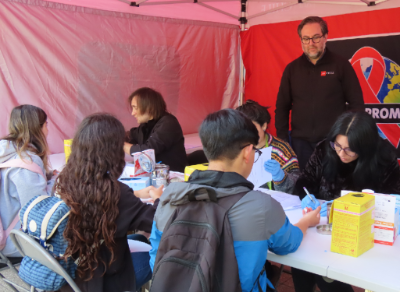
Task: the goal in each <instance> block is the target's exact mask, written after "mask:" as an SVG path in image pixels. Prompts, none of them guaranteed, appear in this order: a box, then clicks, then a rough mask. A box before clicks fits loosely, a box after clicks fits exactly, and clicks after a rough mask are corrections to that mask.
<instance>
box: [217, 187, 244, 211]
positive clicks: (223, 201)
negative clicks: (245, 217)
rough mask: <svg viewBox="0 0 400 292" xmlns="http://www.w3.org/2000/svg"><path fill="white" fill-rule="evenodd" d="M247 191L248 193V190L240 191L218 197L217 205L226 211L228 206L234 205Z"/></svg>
mask: <svg viewBox="0 0 400 292" xmlns="http://www.w3.org/2000/svg"><path fill="white" fill-rule="evenodd" d="M247 193H249V192H248V191H245V192H241V193H238V194H235V195H231V196H227V197H223V198H220V199H218V205H219V206H221V207H222V208H224V209H225V210H227V211H228V210H229V209H230V208H232V207H233V205H235V204H236V203H237V202H238V201H239V200H240V199H241V198H243V197H244V196H245V195H246V194H247Z"/></svg>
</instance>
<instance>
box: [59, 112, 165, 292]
mask: <svg viewBox="0 0 400 292" xmlns="http://www.w3.org/2000/svg"><path fill="white" fill-rule="evenodd" d="M124 137H125V130H124V127H123V126H122V124H121V122H120V121H119V120H117V119H116V118H115V117H113V116H111V115H108V114H94V115H91V116H89V117H87V118H85V119H84V120H83V121H82V123H81V124H80V126H79V129H78V131H77V133H76V135H75V137H74V139H73V143H72V149H71V155H70V157H69V159H68V163H67V165H66V166H65V168H64V169H63V171H62V172H61V173H60V175H59V177H58V180H57V183H56V191H57V193H58V194H59V195H60V196H61V198H62V199H63V200H64V202H65V203H66V204H67V205H68V206H69V207H70V208H71V213H70V215H69V219H68V223H67V227H66V229H65V231H64V237H65V238H66V240H67V241H68V248H67V250H66V253H65V256H66V257H68V256H73V257H74V258H78V257H79V264H78V270H77V276H78V277H77V278H78V279H77V280H76V282H77V284H78V285H79V286H80V287H81V289H82V290H83V291H88V292H89V291H96V292H101V291H110V292H111V291H112V292H119V291H120V292H122V291H135V289H136V288H138V287H140V285H142V284H143V283H145V282H146V281H147V280H149V279H150V277H151V270H150V266H149V264H148V261H149V258H150V257H149V255H148V253H147V257H144V258H141V259H140V260H139V263H138V264H137V265H140V266H141V267H140V271H138V270H137V269H135V271H134V266H135V268H137V267H136V263H135V260H137V259H136V258H135V256H136V255H137V254H136V255H135V254H132V255H131V253H130V251H129V246H128V242H127V232H128V231H130V230H143V231H146V232H151V227H152V222H153V217H154V213H155V210H156V208H157V205H158V201H159V200H158V198H159V197H160V196H161V193H162V188H159V189H155V188H154V187H148V188H146V189H144V190H141V191H135V193H133V192H132V189H130V188H129V187H128V186H126V185H125V184H122V183H121V182H119V181H118V178H119V177H120V175H121V173H122V171H123V169H124V166H125V160H124V155H125V154H124V150H123V146H124ZM135 195H136V196H137V197H145V196H146V195H147V197H149V196H151V197H152V198H153V199H154V200H155V203H154V205H153V206H152V205H147V204H144V203H142V202H141V201H140V199H138V198H137V197H136V196H135ZM146 265H147V266H146ZM146 267H147V274H146V273H145V274H144V275H143V271H142V270H143V269H145V268H146ZM138 272H140V273H138ZM139 274H140V275H139ZM134 275H136V277H134ZM135 278H136V284H135Z"/></svg>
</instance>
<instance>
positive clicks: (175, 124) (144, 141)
mask: <svg viewBox="0 0 400 292" xmlns="http://www.w3.org/2000/svg"><path fill="white" fill-rule="evenodd" d="M128 101H129V104H130V106H131V108H132V116H134V117H135V118H136V120H137V122H138V124H139V127H135V128H132V129H131V130H130V131H129V132H128V133H127V137H126V143H125V145H124V151H125V153H127V154H129V155H131V154H132V153H134V152H141V151H143V150H146V149H154V152H155V156H156V162H159V161H161V162H162V163H163V164H167V165H169V168H170V170H174V171H180V172H184V170H185V166H186V165H187V158H186V151H185V145H184V142H185V138H184V137H183V132H182V128H181V125H180V124H179V121H178V119H177V118H176V117H175V116H173V115H172V114H170V113H168V111H167V105H166V103H165V101H164V98H163V97H162V95H161V94H160V93H159V92H157V91H155V90H154V89H151V88H148V87H143V88H139V89H137V90H135V91H134V92H133V93H132V94H131V95H130V96H129V98H128Z"/></svg>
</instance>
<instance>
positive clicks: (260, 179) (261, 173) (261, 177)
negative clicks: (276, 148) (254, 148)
mask: <svg viewBox="0 0 400 292" xmlns="http://www.w3.org/2000/svg"><path fill="white" fill-rule="evenodd" d="M260 150H261V152H262V154H261V156H260V158H258V160H257V162H256V163H254V164H253V168H252V169H251V172H250V175H249V177H248V178H247V180H248V181H250V182H252V183H253V185H254V187H255V188H259V187H260V186H262V185H263V184H265V183H267V182H269V181H271V180H272V175H271V173H269V172H267V171H265V169H264V162H265V161H267V160H270V159H271V151H272V147H271V146H270V147H267V148H263V149H260ZM256 155H257V154H256Z"/></svg>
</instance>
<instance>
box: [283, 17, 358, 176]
mask: <svg viewBox="0 0 400 292" xmlns="http://www.w3.org/2000/svg"><path fill="white" fill-rule="evenodd" d="M297 32H298V34H299V36H300V40H301V46H302V48H303V52H304V53H303V54H302V55H301V56H300V57H299V58H297V59H296V60H294V61H292V62H291V63H290V64H288V65H287V66H286V68H285V71H284V72H283V75H282V80H281V85H280V87H279V93H278V98H277V101H276V110H275V114H276V115H275V125H276V130H277V136H278V137H279V138H281V139H283V140H286V141H288V135H289V133H288V132H289V113H290V111H292V122H291V126H292V133H291V137H292V146H293V150H294V151H295V152H296V154H297V158H298V160H299V165H300V169H301V170H302V169H304V167H305V165H306V163H307V161H308V159H309V158H310V156H311V154H312V153H313V151H314V149H315V146H316V145H317V143H318V142H319V141H321V140H323V139H324V138H325V137H326V135H327V134H328V132H329V129H330V128H331V127H332V125H333V123H334V122H335V121H336V119H337V118H338V117H339V116H340V115H341V114H342V113H343V112H344V111H345V110H346V109H362V106H363V105H364V101H363V95H362V91H361V86H360V83H359V81H358V78H357V75H356V73H355V72H354V70H353V67H352V66H351V64H350V63H349V61H348V60H346V59H344V58H342V57H340V56H338V55H336V54H334V53H332V52H331V51H329V50H328V49H327V48H326V41H327V39H328V26H327V24H326V22H325V21H324V20H323V19H322V18H320V17H317V16H309V17H307V18H305V19H304V20H303V21H302V22H301V23H300V25H299V26H298V28H297ZM346 103H347V104H348V105H347V108H346Z"/></svg>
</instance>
